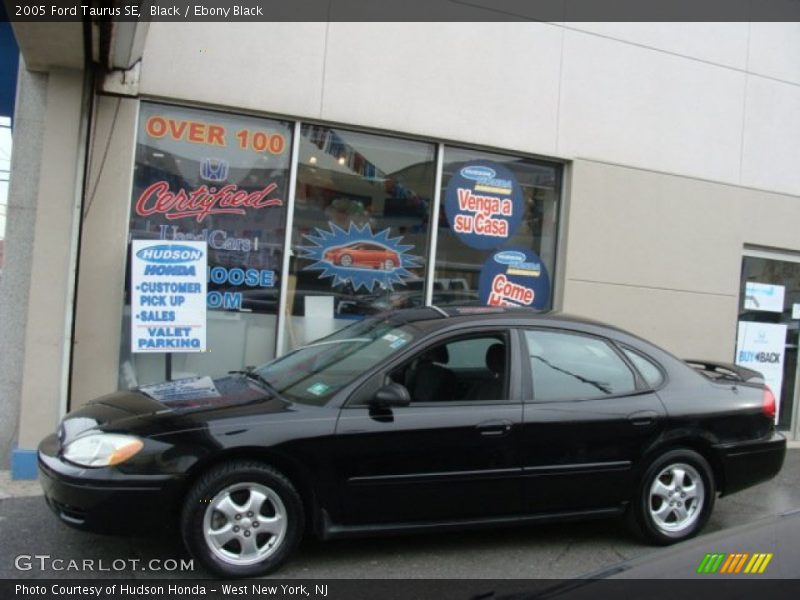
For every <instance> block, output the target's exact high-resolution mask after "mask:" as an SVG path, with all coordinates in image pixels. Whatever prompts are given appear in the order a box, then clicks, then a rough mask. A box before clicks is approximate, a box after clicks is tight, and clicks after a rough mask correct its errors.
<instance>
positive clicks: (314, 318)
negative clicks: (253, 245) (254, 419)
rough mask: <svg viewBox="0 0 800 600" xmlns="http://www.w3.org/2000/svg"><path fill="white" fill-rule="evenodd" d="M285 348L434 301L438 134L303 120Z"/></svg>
mask: <svg viewBox="0 0 800 600" xmlns="http://www.w3.org/2000/svg"><path fill="white" fill-rule="evenodd" d="M301 131H302V133H301V137H300V142H299V157H298V160H299V163H298V170H297V192H296V198H295V207H294V222H293V228H292V254H291V262H290V269H289V276H288V281H287V283H288V290H287V291H288V296H287V298H288V299H287V319H286V324H285V333H284V349H291V348H295V347H297V346H300V345H303V344H305V343H307V342H309V341H311V340H314V339H316V338H319V337H321V336H324V335H327V334H329V333H331V332H333V331H335V330H336V329H338V328H340V327H342V326H344V325H346V324H347V323H349V322H350V321H351V320H353V319H361V318H363V317H365V316H367V315H371V314H375V313H378V312H382V311H385V310H391V309H397V308H407V307H413V306H420V305H422V304H424V302H425V289H424V275H425V262H426V260H425V257H426V256H427V253H428V232H429V226H430V211H431V205H432V200H433V195H434V181H435V168H436V165H435V146H434V144H430V143H424V142H418V141H413V140H405V139H399V138H393V137H387V136H382V135H374V134H369V133H361V132H354V131H348V130H345V129H340V128H333V127H327V126H322V125H303V127H302V130H301Z"/></svg>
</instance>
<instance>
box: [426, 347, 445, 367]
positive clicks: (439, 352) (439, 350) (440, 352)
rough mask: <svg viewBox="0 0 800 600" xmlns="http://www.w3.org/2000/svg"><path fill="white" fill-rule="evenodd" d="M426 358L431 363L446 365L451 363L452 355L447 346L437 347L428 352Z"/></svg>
mask: <svg viewBox="0 0 800 600" xmlns="http://www.w3.org/2000/svg"><path fill="white" fill-rule="evenodd" d="M425 358H427V359H428V360H429V361H431V362H435V363H439V364H442V365H446V364H447V363H448V362H449V361H450V353H449V352H448V351H447V346H445V345H442V346H436V348H432V349H431V350H428V352H427V353H426V354H425Z"/></svg>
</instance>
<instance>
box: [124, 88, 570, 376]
mask: <svg viewBox="0 0 800 600" xmlns="http://www.w3.org/2000/svg"><path fill="white" fill-rule="evenodd" d="M295 131H298V132H299V135H298V139H297V140H294V144H293V139H292V138H293V132H295ZM293 148H294V149H295V151H296V156H292V149H293ZM439 148H440V150H441V152H442V154H441V155H442V156H443V163H442V164H437V144H435V143H432V142H424V141H419V140H412V139H404V138H399V137H393V136H387V135H378V134H374V133H366V132H359V131H352V130H348V129H344V128H339V127H330V126H327V125H319V124H299V125H298V124H296V123H294V122H289V121H280V120H275V119H267V118H257V117H248V116H241V115H235V114H231V113H225V112H219V111H210V110H201V109H196V108H188V107H181V106H173V105H165V104H157V103H154V102H142V104H141V109H140V119H139V127H138V132H137V145H136V159H135V166H134V178H133V179H134V182H133V190H132V201H131V209H130V230H129V242H130V241H132V240H164V241H169V242H172V241H184V242H186V241H203V242H206V243H207V244H208V270H207V274H206V275H207V277H206V279H207V288H208V290H207V291H208V294H207V298H206V300H207V302H206V303H207V308H208V314H207V328H206V339H207V344H206V346H207V348H208V351H207V352H196V353H191V352H187V353H173V354H171V355H167V354H165V353H163V352H160V351H154V352H153V353H141V352H134V351H132V349H131V335H130V332H131V320H132V318H133V320H134V323H136V320H137V319H138V320H141V319H144V317H143V316H141V315H138V314H137V315H133V316H132V315H131V309H130V289H129V287H130V277H129V273H130V257H129V264H128V274H127V275H126V290H125V291H126V299H125V302H126V304H125V307H124V311H123V324H122V331H123V335H122V348H121V360H120V372H119V382H120V387H121V388H131V387H134V386H137V385H145V384H150V383H154V382H157V381H161V380H163V379H164V377H165V375H166V376H171V377H172V378H173V379H177V378H180V377H189V376H194V375H210V376H212V377H215V376H219V375H223V374H225V373H226V372H227V371H229V370H238V369H241V368H242V367H244V366H246V365H259V364H263V363H265V362H267V361H268V360H270V359H271V358H273V356H274V355H275V353H276V350H277V352H278V354H282V353H285V352H287V351H290V350H292V349H294V348H297V347H299V346H302V345H305V344H308V343H310V342H312V341H314V340H316V339H318V338H320V337H324V336H326V335H330V334H331V333H333V332H335V331H337V330H339V329H341V328H342V327H344V326H346V325H348V324H350V323H352V322H353V321H358V320H361V319H363V318H364V317H367V316H370V315H374V314H378V313H381V312H385V311H391V310H397V309H402V308H413V307H419V306H423V305H424V304H425V302H426V292H427V291H428V290H429V289H432V294H433V295H432V300H433V303H434V304H436V305H457V304H462V305H464V304H467V305H468V304H489V305H502V304H511V305H521V306H532V307H534V308H538V309H549V308H550V307H551V306H552V293H551V292H552V289H551V286H552V284H551V279H550V274H551V273H552V272H553V269H554V266H555V252H556V233H557V224H558V212H559V197H560V190H561V177H562V167H561V165H559V164H557V163H552V162H547V161H542V160H534V159H530V158H521V157H517V156H511V155H505V154H499V153H493V152H485V151H480V150H474V149H466V148H458V147H451V146H442V145H440V146H439ZM292 160H295V161H297V162H296V164H293V163H292ZM437 167H438V168H440V169H441V177H442V189H441V198H440V204H441V206H440V211H439V214H438V215H437V216H436V218H433V215H432V212H433V206H434V203H435V195H436V190H435V185H436V183H435V182H436V177H437ZM293 168H296V181H295V182H294V184H295V186H294V190H295V193H294V198H293V208H292V211H293V212H292V215H291V217H292V218H291V222H292V230H291V232H287V229H286V228H287V222H288V221H289V219H288V217H289V214H288V206H289V203H290V202H291V201H292V199H291V198H289V190H290V188H291V186H290V180H289V179H290V174H291V173H292V169H293ZM434 234H435V235H434ZM287 240H289V244H290V247H289V248H285V245H286V243H287ZM432 240H433V241H432ZM433 243H435V244H436V247H435V248H434V246H433V245H432V244H433ZM285 251H288V252H289V255H288V257H285V256H284V252H285ZM434 251H435V252H434ZM431 256H435V259H436V260H435V264H433V265H428V264H427V263H428V258H429V257H431ZM284 264H287V265H288V268H287V269H285V270H284V269H283V266H284ZM426 277H427V279H426ZM431 278H432V279H433V281H431ZM284 299H285V312H283V313H282V314H280V315H279V312H280V311H281V307H283V306H284V305H283V304H281V302H282V300H284ZM137 312H138V311H137ZM177 329H178V328H175V329H174V331H177ZM137 331H138V330H137ZM164 331H165V333H158V334H157V335H170V333H169V330H168V329H165V330H164ZM153 335H156V334H153ZM172 335H177V334H176V333H173V334H172ZM279 340H282V342H281V341H279ZM157 347H159V348H163V347H164V346H157ZM168 357H169V358H168Z"/></svg>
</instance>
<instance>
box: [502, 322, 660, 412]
mask: <svg viewBox="0 0 800 600" xmlns="http://www.w3.org/2000/svg"><path fill="white" fill-rule="evenodd" d="M526 331H541V332H544V333H558V334H562V335H573V336H577V337H583V338H589V339H594V340H597V341H600V342H603V343H605V344H606V345H607V346H608V347H609V348H610V349H611V351H612V352H613V353H614V354H615V355H616V356H617V357H618V358H619V359H620V361H621V362H622V364H624V365H625V366H626V367H627V368H628V369H629V370H630V372H631V375H633V382H634V389H633V390H631V391H629V392H621V393H616V394H609V395H606V396H588V397H577V398H566V399H563V400H538V399H537V398H536V384H535V382H534V380H533V369H532V368H531V361H530V347H529V345H528V340H527V337H526V335H525V332H526ZM517 333H518V336H519V343H520V348H521V353H522V356H521V358H522V357H524V360H520V363H521V371H522V386H523V394H524V402H525V404H559V403H563V402H596V401H598V400H611V399H616V398H628V397H631V396H640V395H642V394H646V393H649V392H651V391H652V390H651V388H650V386H649V385H648V384H647V382H645V380H644V379H643V378H642V375H641V374H640V373H639V370H638V369H636V368H635V367H634V366H633V365H632V364H631V361H630V360H628V357H627V356H625V353H624V352H622V350H621V349H620V347H619V346H618V345H617V344H616V343H615V342H614V340H612V339H610V338H608V337H605V336H603V335H598V334H595V333H590V332H586V331H580V330H576V329H568V328H563V327H542V326H534V327H518V328H517Z"/></svg>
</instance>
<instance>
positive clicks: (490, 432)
mask: <svg viewBox="0 0 800 600" xmlns="http://www.w3.org/2000/svg"><path fill="white" fill-rule="evenodd" d="M511 425H512V423H511V421H506V420H496V421H484V422H483V423H478V424H477V425H476V426H475V428H476V429H477V430H478V431H479V432H480V434H481V435H485V436H486V437H493V436H494V437H496V436H501V435H506V434H507V433H508V432H509V431H511Z"/></svg>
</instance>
